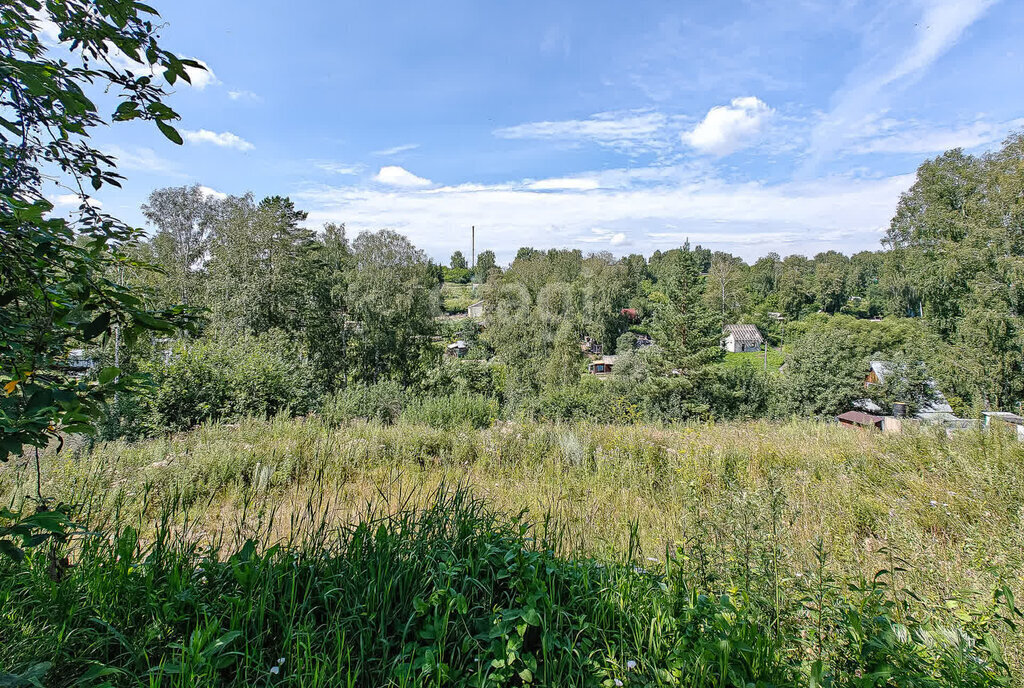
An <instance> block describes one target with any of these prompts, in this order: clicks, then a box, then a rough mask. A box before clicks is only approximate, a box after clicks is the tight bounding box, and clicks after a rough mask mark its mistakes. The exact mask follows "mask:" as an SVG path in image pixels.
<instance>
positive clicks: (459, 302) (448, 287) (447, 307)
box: [441, 282, 479, 313]
mask: <svg viewBox="0 0 1024 688" xmlns="http://www.w3.org/2000/svg"><path fill="white" fill-rule="evenodd" d="M473 292H474V285H472V284H455V283H454V282H445V283H444V284H443V285H442V287H441V298H442V300H443V301H444V311H445V313H465V312H466V309H467V308H469V305H470V304H471V303H475V302H476V301H478V300H479V299H478V298H477V297H476V296H475V295H474V293H473Z"/></svg>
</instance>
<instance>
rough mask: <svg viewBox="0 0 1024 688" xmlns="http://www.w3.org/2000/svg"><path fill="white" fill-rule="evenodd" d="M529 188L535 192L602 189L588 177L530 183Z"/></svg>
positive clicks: (558, 178)
mask: <svg viewBox="0 0 1024 688" xmlns="http://www.w3.org/2000/svg"><path fill="white" fill-rule="evenodd" d="M527 188H529V189H533V190H534V191H565V190H573V191H590V190H592V189H599V188H601V183H600V182H599V181H597V180H596V179H590V178H587V177H555V178H552V179H540V180H538V181H535V182H530V183H529V184H527Z"/></svg>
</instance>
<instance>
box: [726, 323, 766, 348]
mask: <svg viewBox="0 0 1024 688" xmlns="http://www.w3.org/2000/svg"><path fill="white" fill-rule="evenodd" d="M725 335H726V336H725V338H724V339H723V340H722V348H724V349H725V350H726V351H728V352H730V353H739V352H744V351H760V350H761V345H762V344H763V343H764V337H762V336H761V331H760V330H758V329H757V326H756V325H726V326H725Z"/></svg>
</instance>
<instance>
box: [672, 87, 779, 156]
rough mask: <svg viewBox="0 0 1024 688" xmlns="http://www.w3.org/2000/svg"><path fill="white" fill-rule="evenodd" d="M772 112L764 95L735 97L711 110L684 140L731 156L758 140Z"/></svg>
mask: <svg viewBox="0 0 1024 688" xmlns="http://www.w3.org/2000/svg"><path fill="white" fill-rule="evenodd" d="M772 113H773V110H772V109H771V108H770V107H768V105H767V104H766V103H765V102H764V101H763V100H761V99H760V98H756V97H754V96H746V97H743V98H733V99H732V102H731V103H730V104H729V105H716V106H715V107H713V108H711V109H710V110H708V114H707V115H705V116H704V119H703V120H701V121H700V122H699V123H698V124H697V126H696V127H694V128H693V129H692V130H690V131H688V132H684V133H683V134H682V139H683V143H686V144H688V145H690V146H692V147H693V148H696V149H697V150H698V151H700V152H701V153H709V154H711V155H715V156H723V155H729V154H730V153H734V152H736V151H738V150H740V149H741V148H746V147H748V146H750V145H752V144H753V143H754V142H756V140H757V139H758V137H759V136H760V135H761V132H762V130H763V129H764V125H765V123H766V122H767V121H768V119H769V118H770V117H771V115H772Z"/></svg>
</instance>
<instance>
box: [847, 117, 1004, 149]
mask: <svg viewBox="0 0 1024 688" xmlns="http://www.w3.org/2000/svg"><path fill="white" fill-rule="evenodd" d="M1021 126H1024V118H1020V119H1015V120H1011V121H1009V122H999V123H995V122H986V121H983V120H978V121H975V122H972V123H970V124H964V125H955V126H950V127H940V126H935V125H929V124H922V123H919V122H896V121H892V120H886V121H884V122H881V123H880V124H879V126H878V127H875V128H868V131H867V132H866V135H865V136H864V137H862V138H860V139H859V140H857V141H855V142H854V143H853V144H852V145H851V146H850V150H851V151H852V152H854V153H860V154H865V153H906V154H920V153H941V152H943V151H947V150H951V149H953V148H964V149H971V148H977V147H978V146H984V145H987V144H992V143H995V142H997V141H1000V140H1002V139H1003V138H1004V137H1005V136H1006V135H1007V133H1008V132H1009V131H1010V130H1012V129H1015V128H1017V127H1021Z"/></svg>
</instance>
